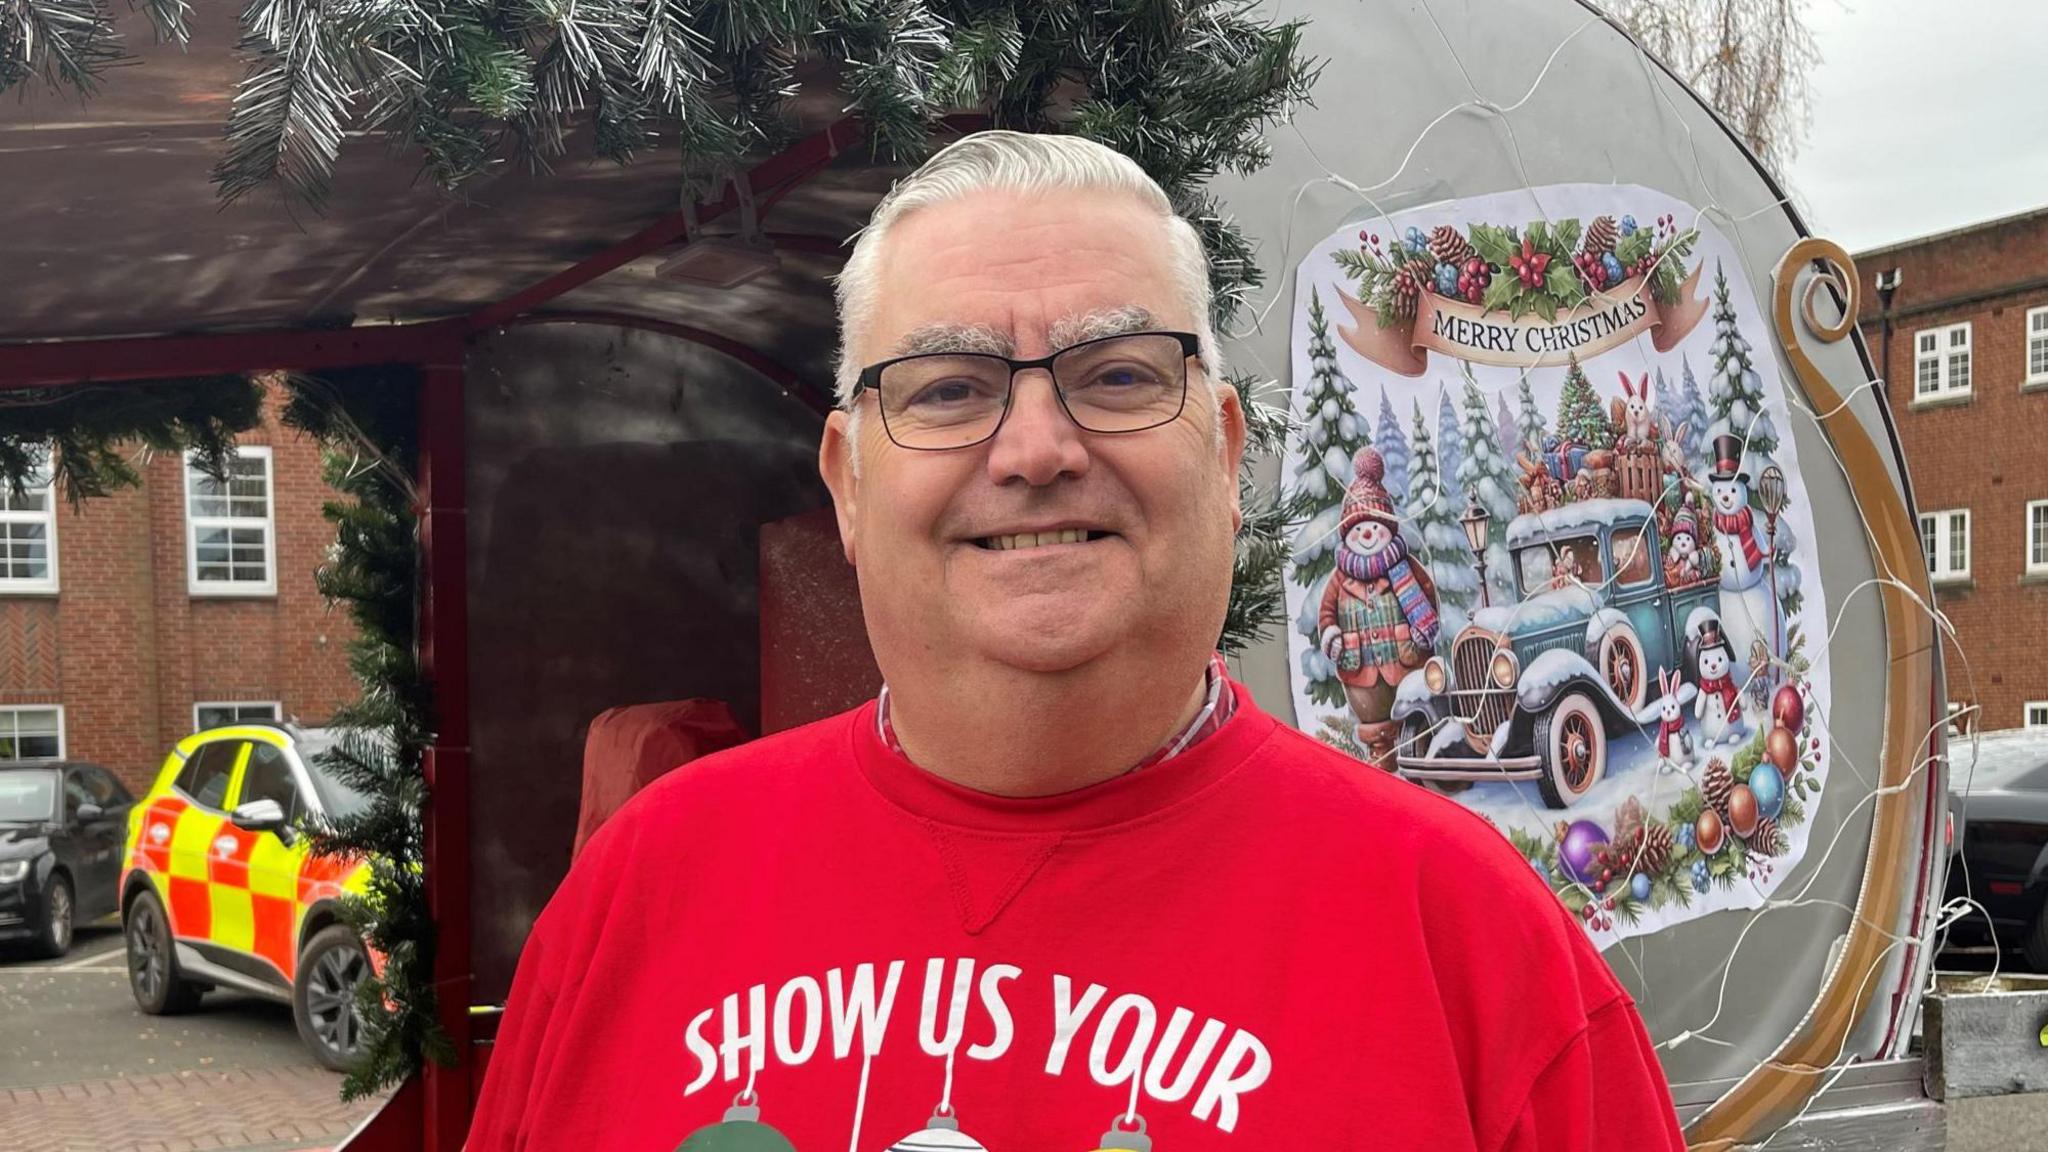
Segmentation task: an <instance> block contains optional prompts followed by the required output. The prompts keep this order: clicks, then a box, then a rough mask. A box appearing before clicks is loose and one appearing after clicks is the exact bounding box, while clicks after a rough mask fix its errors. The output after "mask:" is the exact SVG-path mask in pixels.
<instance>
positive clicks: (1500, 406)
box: [1467, 374, 1522, 460]
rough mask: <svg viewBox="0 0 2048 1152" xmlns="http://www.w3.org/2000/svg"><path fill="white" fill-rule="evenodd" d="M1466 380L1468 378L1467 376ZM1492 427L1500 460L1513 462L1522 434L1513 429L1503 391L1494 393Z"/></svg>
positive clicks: (1513, 420) (1506, 398)
mask: <svg viewBox="0 0 2048 1152" xmlns="http://www.w3.org/2000/svg"><path fill="white" fill-rule="evenodd" d="M1467 378H1468V379H1469V378H1470V375H1469V374H1468V375H1467ZM1493 426H1494V435H1495V437H1496V438H1497V439H1498V442H1499V444H1500V455H1501V459H1503V460H1513V459H1514V458H1515V449H1517V448H1519V447H1521V444H1522V434H1521V433H1520V432H1518V431H1516V429H1515V414H1514V413H1513V412H1510V411H1508V394H1507V393H1506V392H1505V391H1501V392H1496V393H1494V396H1493Z"/></svg>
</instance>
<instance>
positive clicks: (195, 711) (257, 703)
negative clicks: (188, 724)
mask: <svg viewBox="0 0 2048 1152" xmlns="http://www.w3.org/2000/svg"><path fill="white" fill-rule="evenodd" d="M202 708H232V709H234V710H235V712H236V713H237V715H236V716H235V718H234V719H233V720H230V721H228V724H247V723H250V722H251V721H250V720H249V719H248V718H247V717H244V716H241V715H239V713H240V712H241V710H242V709H244V708H268V709H270V715H269V716H268V717H265V718H263V719H261V720H257V721H255V723H259V724H260V723H270V724H279V723H282V722H283V721H284V701H282V700H195V701H193V702H192V730H193V731H194V732H204V731H206V726H205V725H203V724H201V723H200V722H199V711H200V709H202ZM226 726H227V725H225V724H216V725H214V727H216V728H224V727H226Z"/></svg>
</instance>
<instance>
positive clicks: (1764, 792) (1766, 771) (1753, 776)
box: [1749, 728, 1785, 820]
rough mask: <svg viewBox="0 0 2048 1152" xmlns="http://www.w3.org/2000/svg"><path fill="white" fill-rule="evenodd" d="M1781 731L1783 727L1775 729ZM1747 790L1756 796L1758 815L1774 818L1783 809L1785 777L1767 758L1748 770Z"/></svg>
mask: <svg viewBox="0 0 2048 1152" xmlns="http://www.w3.org/2000/svg"><path fill="white" fill-rule="evenodd" d="M1776 731H1779V732H1783V731H1784V729H1783V728H1779V729H1776ZM1749 791H1750V793H1751V794H1752V795H1754V796H1755V797H1756V811H1757V815H1758V816H1759V817H1762V818H1765V819H1771V820H1775V819H1777V818H1778V816H1779V815H1780V814H1781V813H1783V812H1784V810H1785V777H1784V776H1783V775H1782V774H1780V773H1779V771H1778V768H1777V766H1776V765H1774V764H1772V763H1771V762H1770V761H1768V760H1764V761H1760V762H1759V763H1758V764H1757V766H1756V767H1754V768H1752V769H1750V770H1749Z"/></svg>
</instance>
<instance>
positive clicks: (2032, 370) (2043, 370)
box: [2022, 307, 2048, 384]
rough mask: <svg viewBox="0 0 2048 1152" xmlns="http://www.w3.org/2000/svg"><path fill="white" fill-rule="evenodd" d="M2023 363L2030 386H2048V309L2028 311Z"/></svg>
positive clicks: (2031, 309) (2030, 309)
mask: <svg viewBox="0 0 2048 1152" xmlns="http://www.w3.org/2000/svg"><path fill="white" fill-rule="evenodd" d="M2023 354H2024V356H2025V359H2024V360H2023V361H2022V363H2024V364H2025V365H2026V368H2027V379H2026V383H2028V384H2048V307H2044V308H2029V309H2027V345H2026V348H2025V349H2024V351H2023Z"/></svg>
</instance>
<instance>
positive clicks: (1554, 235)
mask: <svg viewBox="0 0 2048 1152" xmlns="http://www.w3.org/2000/svg"><path fill="white" fill-rule="evenodd" d="M1550 242H1551V248H1550V254H1551V255H1553V256H1562V257H1564V259H1565V263H1567V264H1569V263H1571V259H1572V250H1573V249H1575V248H1577V247H1578V246H1579V218H1578V217H1576V216H1572V217H1568V218H1566V219H1563V220H1559V221H1558V222H1556V223H1555V224H1552V225H1551V226H1550Z"/></svg>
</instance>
